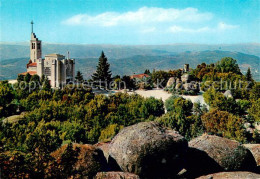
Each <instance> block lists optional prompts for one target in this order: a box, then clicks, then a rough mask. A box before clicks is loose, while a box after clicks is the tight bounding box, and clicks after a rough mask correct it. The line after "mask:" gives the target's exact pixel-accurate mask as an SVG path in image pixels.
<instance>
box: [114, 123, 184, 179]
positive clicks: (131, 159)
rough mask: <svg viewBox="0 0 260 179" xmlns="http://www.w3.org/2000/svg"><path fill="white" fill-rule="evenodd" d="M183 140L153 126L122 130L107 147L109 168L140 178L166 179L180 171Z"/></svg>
mask: <svg viewBox="0 0 260 179" xmlns="http://www.w3.org/2000/svg"><path fill="white" fill-rule="evenodd" d="M187 148H188V143H187V140H186V139H185V138H184V137H182V136H181V135H180V134H178V133H177V132H175V131H173V130H167V129H165V128H163V127H161V126H160V125H159V124H158V123H156V122H142V123H138V124H136V125H133V126H129V127H126V128H124V129H122V130H121V131H120V132H119V134H117V135H116V136H115V138H114V139H113V140H112V141H111V143H110V149H109V164H111V162H115V163H116V164H117V165H118V167H119V168H120V169H122V171H124V172H130V173H134V174H137V175H138V176H140V177H141V178H167V177H168V178H170V177H173V176H175V175H176V174H177V173H178V172H179V171H180V170H181V169H182V168H183V163H184V161H183V159H184V155H185V153H186V151H187Z"/></svg>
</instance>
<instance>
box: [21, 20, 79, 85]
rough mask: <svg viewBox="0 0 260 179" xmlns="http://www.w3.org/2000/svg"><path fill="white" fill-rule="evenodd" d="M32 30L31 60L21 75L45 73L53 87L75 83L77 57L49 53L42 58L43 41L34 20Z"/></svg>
mask: <svg viewBox="0 0 260 179" xmlns="http://www.w3.org/2000/svg"><path fill="white" fill-rule="evenodd" d="M31 26H32V32H31V40H30V60H29V62H28V64H27V66H26V68H27V71H26V72H24V73H21V74H20V75H26V74H27V73H29V74H30V75H35V74H37V75H39V76H40V77H42V76H43V75H45V76H46V77H47V78H48V80H49V82H50V84H51V87H52V88H63V87H64V86H65V85H66V84H68V83H74V79H75V59H70V58H69V52H68V56H67V58H65V56H63V55H60V54H55V53H54V54H49V55H45V58H42V43H41V40H39V39H38V38H37V37H36V35H35V33H34V32H33V22H31Z"/></svg>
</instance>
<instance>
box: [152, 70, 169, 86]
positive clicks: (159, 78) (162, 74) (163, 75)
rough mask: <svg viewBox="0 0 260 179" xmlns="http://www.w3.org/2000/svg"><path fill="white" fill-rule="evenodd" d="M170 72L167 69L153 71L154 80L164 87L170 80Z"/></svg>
mask: <svg viewBox="0 0 260 179" xmlns="http://www.w3.org/2000/svg"><path fill="white" fill-rule="evenodd" d="M168 79H169V74H168V73H167V72H166V71H162V70H159V71H155V72H153V73H152V82H153V83H155V84H156V85H157V86H158V87H162V88H164V87H165V86H166V84H167V82H168Z"/></svg>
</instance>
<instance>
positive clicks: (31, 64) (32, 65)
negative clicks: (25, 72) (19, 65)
mask: <svg viewBox="0 0 260 179" xmlns="http://www.w3.org/2000/svg"><path fill="white" fill-rule="evenodd" d="M27 67H37V63H29V64H28V66H27Z"/></svg>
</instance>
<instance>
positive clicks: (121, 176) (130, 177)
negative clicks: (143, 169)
mask: <svg viewBox="0 0 260 179" xmlns="http://www.w3.org/2000/svg"><path fill="white" fill-rule="evenodd" d="M94 179H140V178H139V176H138V175H135V174H132V173H128V172H99V173H97V175H96V176H95V177H94Z"/></svg>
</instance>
